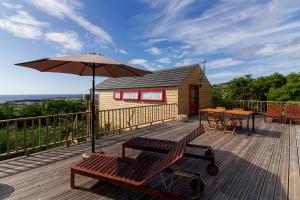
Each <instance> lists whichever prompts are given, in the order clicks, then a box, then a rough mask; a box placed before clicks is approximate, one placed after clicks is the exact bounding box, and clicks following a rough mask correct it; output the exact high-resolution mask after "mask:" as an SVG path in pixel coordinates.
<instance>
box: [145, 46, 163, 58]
mask: <svg viewBox="0 0 300 200" xmlns="http://www.w3.org/2000/svg"><path fill="white" fill-rule="evenodd" d="M145 51H146V52H148V53H150V54H151V55H154V56H158V55H161V53H162V52H161V50H160V49H159V48H157V47H151V48H148V49H146V50H145Z"/></svg>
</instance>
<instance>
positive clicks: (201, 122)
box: [199, 112, 202, 125]
mask: <svg viewBox="0 0 300 200" xmlns="http://www.w3.org/2000/svg"><path fill="white" fill-rule="evenodd" d="M201 120H202V119H201V112H199V124H200V125H202V122H201Z"/></svg>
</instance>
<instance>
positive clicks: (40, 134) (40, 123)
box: [39, 118, 42, 147]
mask: <svg viewBox="0 0 300 200" xmlns="http://www.w3.org/2000/svg"><path fill="white" fill-rule="evenodd" d="M41 146H42V119H41V118H39V147H41Z"/></svg>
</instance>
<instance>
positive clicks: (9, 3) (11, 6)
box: [0, 1, 23, 9]
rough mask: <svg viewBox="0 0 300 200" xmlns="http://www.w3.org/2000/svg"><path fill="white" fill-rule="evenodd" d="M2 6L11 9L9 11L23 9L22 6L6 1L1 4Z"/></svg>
mask: <svg viewBox="0 0 300 200" xmlns="http://www.w3.org/2000/svg"><path fill="white" fill-rule="evenodd" d="M0 5H2V6H3V7H5V8H9V9H20V8H22V7H23V6H22V5H20V4H16V3H11V2H6V1H3V2H0Z"/></svg>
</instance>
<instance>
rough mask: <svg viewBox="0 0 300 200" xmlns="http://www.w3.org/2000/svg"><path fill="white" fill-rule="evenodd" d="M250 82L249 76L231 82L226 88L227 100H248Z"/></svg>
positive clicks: (249, 96)
mask: <svg viewBox="0 0 300 200" xmlns="http://www.w3.org/2000/svg"><path fill="white" fill-rule="evenodd" d="M252 81H253V79H252V78H251V75H245V76H242V77H239V78H235V79H233V80H231V81H230V82H229V83H228V86H227V92H228V94H229V98H230V99H232V100H238V99H244V100H247V99H250V98H251V93H250V92H249V91H250V86H251V82H252Z"/></svg>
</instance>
